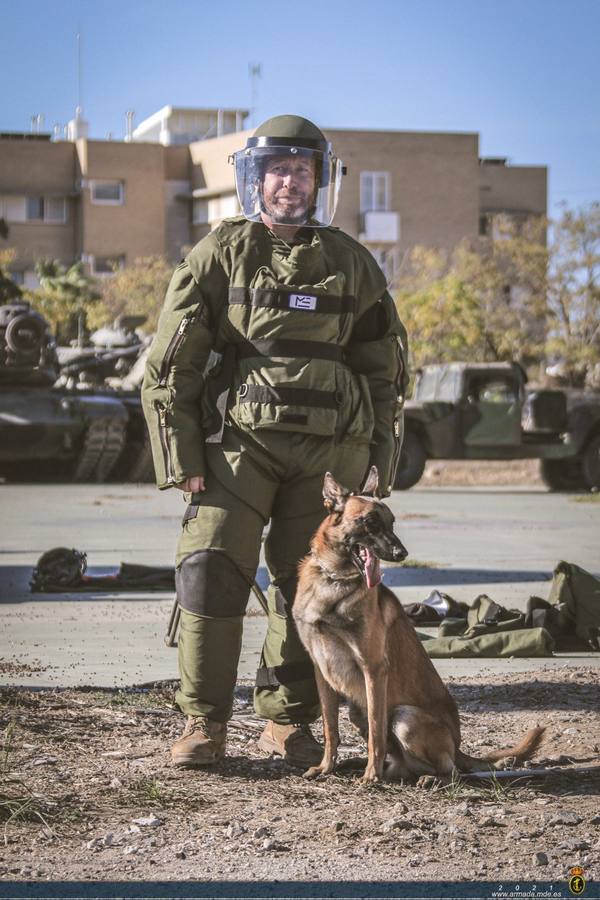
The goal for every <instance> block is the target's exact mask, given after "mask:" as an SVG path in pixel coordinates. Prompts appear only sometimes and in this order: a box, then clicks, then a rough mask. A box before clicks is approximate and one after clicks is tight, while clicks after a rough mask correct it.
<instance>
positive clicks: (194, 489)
mask: <svg viewBox="0 0 600 900" xmlns="http://www.w3.org/2000/svg"><path fill="white" fill-rule="evenodd" d="M175 487H176V488H179V490H180V491H187V492H188V493H191V494H197V493H199V492H200V491H205V490H206V485H205V484H204V478H203V476H202V475H192V476H191V477H190V478H186V479H185V481H180V482H179V484H176V485H175Z"/></svg>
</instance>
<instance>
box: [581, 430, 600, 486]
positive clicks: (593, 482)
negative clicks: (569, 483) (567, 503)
mask: <svg viewBox="0 0 600 900" xmlns="http://www.w3.org/2000/svg"><path fill="white" fill-rule="evenodd" d="M581 468H582V470H583V480H584V483H585V486H586V488H587V489H588V490H589V491H599V490H600V434H597V435H596V437H594V438H592V440H591V441H590V442H589V444H588V445H587V447H586V448H585V450H584V451H583V457H582V460H581Z"/></svg>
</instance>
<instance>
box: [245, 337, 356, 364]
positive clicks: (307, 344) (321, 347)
mask: <svg viewBox="0 0 600 900" xmlns="http://www.w3.org/2000/svg"><path fill="white" fill-rule="evenodd" d="M236 354H237V356H238V358H239V359H250V358H251V357H260V356H266V357H268V358H269V359H272V358H273V357H275V356H285V357H289V358H291V359H294V358H300V359H302V358H306V359H331V360H333V361H334V362H342V361H343V359H344V350H343V348H342V347H338V345H337V344H325V343H324V342H323V341H290V340H287V341H244V342H243V343H241V344H236Z"/></svg>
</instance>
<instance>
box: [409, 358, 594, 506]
mask: <svg viewBox="0 0 600 900" xmlns="http://www.w3.org/2000/svg"><path fill="white" fill-rule="evenodd" d="M404 409H405V433H404V442H403V446H402V453H401V457H400V462H399V465H398V471H397V473H396V479H395V482H394V487H395V488H396V489H397V490H406V489H407V488H410V487H412V486H413V485H415V484H416V483H417V482H418V481H419V479H420V478H421V476H422V474H423V471H424V469H425V463H426V461H427V460H428V459H506V460H508V459H540V460H541V473H542V477H543V479H544V481H545V483H546V484H547V485H548V487H549V488H550V489H551V490H555V491H565V490H598V489H600V394H581V393H575V392H572V393H568V392H566V391H563V390H537V389H535V390H529V389H528V388H527V376H526V374H525V372H524V371H523V369H522V368H521V366H520V365H518V364H517V363H458V362H457V363H448V364H443V365H442V364H440V365H428V366H424V367H423V368H422V369H420V370H419V371H418V372H417V375H416V378H415V384H414V389H413V394H412V398H411V399H410V400H408V401H407V402H406V404H405V408H404Z"/></svg>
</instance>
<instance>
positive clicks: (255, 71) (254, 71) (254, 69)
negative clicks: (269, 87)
mask: <svg viewBox="0 0 600 900" xmlns="http://www.w3.org/2000/svg"><path fill="white" fill-rule="evenodd" d="M248 75H249V77H250V123H251V125H252V127H253V128H255V127H256V107H257V105H258V79H259V78H260V77H261V75H262V66H261V64H260V63H249V64H248Z"/></svg>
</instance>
